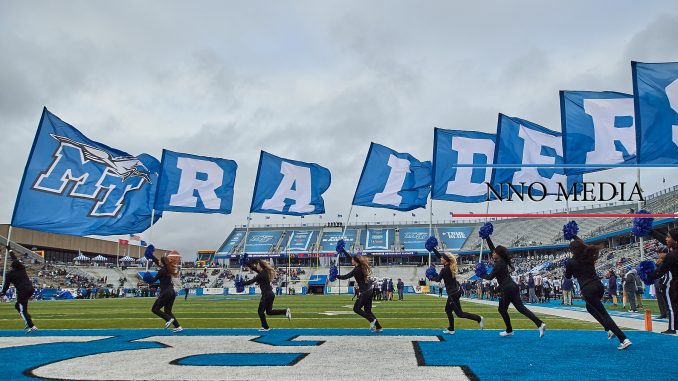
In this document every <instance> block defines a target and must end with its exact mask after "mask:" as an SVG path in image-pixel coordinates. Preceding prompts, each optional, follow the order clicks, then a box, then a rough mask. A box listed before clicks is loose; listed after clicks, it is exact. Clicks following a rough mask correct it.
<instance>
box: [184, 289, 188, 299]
mask: <svg viewBox="0 0 678 381" xmlns="http://www.w3.org/2000/svg"><path fill="white" fill-rule="evenodd" d="M184 291H185V292H186V294H184V300H188V289H184Z"/></svg>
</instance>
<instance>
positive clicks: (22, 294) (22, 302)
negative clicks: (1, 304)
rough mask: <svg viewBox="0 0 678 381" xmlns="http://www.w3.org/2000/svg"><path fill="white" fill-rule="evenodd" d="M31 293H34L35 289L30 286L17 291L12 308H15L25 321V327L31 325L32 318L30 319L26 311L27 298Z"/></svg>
mask: <svg viewBox="0 0 678 381" xmlns="http://www.w3.org/2000/svg"><path fill="white" fill-rule="evenodd" d="M33 293H35V290H34V289H32V288H31V289H29V290H25V291H24V290H22V291H17V296H16V303H15V304H14V308H16V310H17V311H18V312H19V315H21V318H22V319H23V320H24V323H26V328H31V327H33V319H31V315H30V314H29V313H28V300H29V299H30V298H31V296H33Z"/></svg>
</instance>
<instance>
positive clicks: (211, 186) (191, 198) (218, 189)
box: [155, 150, 238, 214]
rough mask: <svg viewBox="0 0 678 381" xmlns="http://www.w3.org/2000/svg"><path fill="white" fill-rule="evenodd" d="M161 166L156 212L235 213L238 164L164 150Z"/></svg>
mask: <svg viewBox="0 0 678 381" xmlns="http://www.w3.org/2000/svg"><path fill="white" fill-rule="evenodd" d="M161 167H162V170H161V172H160V182H159V184H158V192H157V194H156V196H155V197H156V198H155V210H161V211H172V212H189V213H222V214H230V213H231V209H232V208H233V186H234V184H235V173H236V170H237V169H238V164H236V162H235V161H233V160H226V159H220V158H216V157H207V156H197V155H191V154H187V153H180V152H174V151H169V150H163V151H162V161H161Z"/></svg>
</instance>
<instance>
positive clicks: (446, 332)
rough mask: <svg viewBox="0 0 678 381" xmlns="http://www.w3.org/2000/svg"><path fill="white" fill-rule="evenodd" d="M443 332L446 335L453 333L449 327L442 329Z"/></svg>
mask: <svg viewBox="0 0 678 381" xmlns="http://www.w3.org/2000/svg"><path fill="white" fill-rule="evenodd" d="M443 333H444V334H446V335H454V331H450V330H449V329H446V330H444V331H443Z"/></svg>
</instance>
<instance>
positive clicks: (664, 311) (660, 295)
mask: <svg viewBox="0 0 678 381" xmlns="http://www.w3.org/2000/svg"><path fill="white" fill-rule="evenodd" d="M655 285H657V284H655ZM655 292H656V293H657V307H659V316H668V308H667V307H668V305H667V303H666V300H667V295H666V286H664V285H661V284H660V285H657V287H655Z"/></svg>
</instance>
